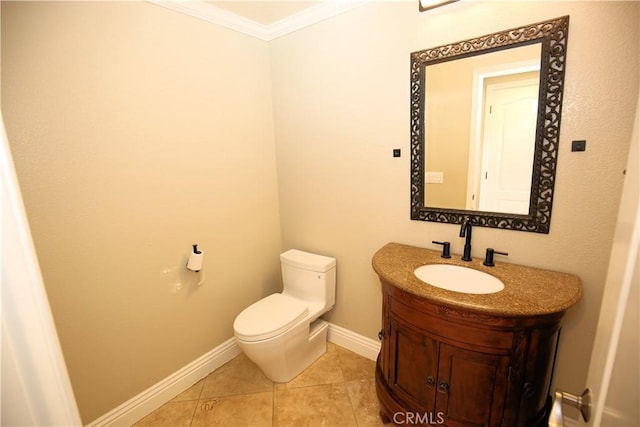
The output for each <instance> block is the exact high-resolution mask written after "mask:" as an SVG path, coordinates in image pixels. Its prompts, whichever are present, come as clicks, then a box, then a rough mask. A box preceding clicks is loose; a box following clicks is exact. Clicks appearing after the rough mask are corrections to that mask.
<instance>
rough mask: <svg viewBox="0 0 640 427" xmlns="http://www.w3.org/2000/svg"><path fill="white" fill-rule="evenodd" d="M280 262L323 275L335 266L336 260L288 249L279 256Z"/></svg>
mask: <svg viewBox="0 0 640 427" xmlns="http://www.w3.org/2000/svg"><path fill="white" fill-rule="evenodd" d="M280 261H281V262H283V263H285V264H289V265H292V266H294V267H299V268H304V269H305V270H311V271H317V272H320V273H324V272H325V271H329V270H331V269H332V268H333V267H335V266H336V259H335V258H332V257H328V256H324V255H316V254H312V253H309V252H304V251H300V250H298V249H289V250H288V251H286V252H284V253H282V254H280Z"/></svg>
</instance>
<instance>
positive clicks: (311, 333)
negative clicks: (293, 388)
mask: <svg viewBox="0 0 640 427" xmlns="http://www.w3.org/2000/svg"><path fill="white" fill-rule="evenodd" d="M280 264H281V269H282V284H283V291H282V293H276V294H271V295H269V296H267V297H265V298H263V299H261V300H259V301H257V302H255V303H253V304H252V305H250V306H249V307H247V308H245V309H244V310H243V311H242V312H241V313H240V314H239V315H238V316H237V317H236V319H235V321H234V322H233V332H234V335H235V338H236V341H237V343H238V346H239V347H240V349H241V350H242V351H243V352H244V353H245V354H246V355H247V357H248V358H249V359H251V360H252V361H253V362H254V363H255V364H256V365H258V367H259V368H260V369H262V371H263V372H264V374H265V375H266V376H267V377H268V378H269V379H271V380H272V381H275V382H279V383H283V382H289V381H291V380H292V379H293V378H294V377H296V376H297V375H298V374H300V372H302V371H303V370H304V369H305V368H307V367H308V366H309V365H311V363H313V362H314V361H315V360H316V359H318V358H319V357H320V356H321V355H322V354H324V352H325V351H326V349H327V327H328V323H327V322H326V321H324V320H322V319H319V317H320V316H321V315H323V314H324V313H326V312H327V311H329V310H331V308H333V305H334V303H335V287H336V260H335V258H331V257H327V256H323V255H316V254H312V253H309V252H303V251H299V250H297V249H291V250H288V251H287V252H284V253H282V254H280Z"/></svg>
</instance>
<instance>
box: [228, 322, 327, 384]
mask: <svg viewBox="0 0 640 427" xmlns="http://www.w3.org/2000/svg"><path fill="white" fill-rule="evenodd" d="M328 327H329V324H328V323H327V322H326V321H324V320H321V319H318V320H316V321H315V322H313V323H312V324H311V325H305V324H302V325H300V326H296V327H295V328H294V330H293V331H289V332H286V333H284V334H283V336H281V337H275V338H273V339H270V340H266V341H258V342H245V341H241V340H238V345H239V346H240V348H241V349H242V351H243V352H244V353H245V354H246V355H247V357H248V358H249V359H251V360H252V361H253V362H254V363H255V364H256V365H258V367H259V368H260V369H261V370H262V372H264V374H265V375H266V376H267V378H269V379H270V380H271V381H274V382H277V383H287V382H289V381H291V380H292V379H294V378H295V377H296V376H298V375H299V374H300V373H301V372H302V371H304V370H305V369H306V368H308V367H309V366H310V365H311V364H312V363H313V362H315V361H316V360H317V359H318V358H319V357H320V356H322V355H323V354H324V353H325V352H326V351H327V329H328Z"/></svg>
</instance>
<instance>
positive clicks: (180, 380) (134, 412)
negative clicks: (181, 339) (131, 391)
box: [88, 338, 240, 426]
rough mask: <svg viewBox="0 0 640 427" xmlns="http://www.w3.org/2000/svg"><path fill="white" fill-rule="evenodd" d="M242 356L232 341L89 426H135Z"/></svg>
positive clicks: (224, 343)
mask: <svg viewBox="0 0 640 427" xmlns="http://www.w3.org/2000/svg"><path fill="white" fill-rule="evenodd" d="M238 354H240V347H238V344H237V343H236V340H235V338H230V339H228V340H227V341H225V342H223V343H222V344H221V345H219V346H217V347H216V348H214V349H213V350H211V351H210V352H208V353H206V354H204V355H203V356H201V357H199V358H198V359H196V360H194V361H193V362H191V363H189V364H188V365H186V366H185V367H183V368H182V369H180V370H178V371H176V372H174V373H173V374H171V375H169V376H168V377H167V378H165V379H164V380H162V381H160V382H159V383H157V384H155V385H153V386H151V387H149V388H148V389H146V390H145V391H143V392H142V393H140V394H138V395H137V396H135V397H133V398H131V399H129V400H128V401H126V402H125V403H123V404H122V405H120V406H118V407H117V408H115V409H113V410H111V411H109V412H108V413H106V414H105V415H103V416H101V417H100V418H98V419H97V420H95V421H93V422H91V423H89V424H88V426H110V425H113V426H115V425H132V424H133V423H135V422H136V421H139V420H141V419H142V418H144V417H145V416H147V415H148V414H150V413H151V412H153V411H154V410H156V409H157V408H159V407H160V406H162V405H164V404H165V403H167V402H168V401H169V400H171V399H173V398H174V397H175V396H177V395H178V394H180V393H182V392H183V391H185V390H186V389H188V388H189V387H191V386H192V385H193V384H195V383H197V382H198V381H199V380H201V379H202V378H204V377H206V376H207V375H209V374H210V373H211V372H213V371H215V370H216V369H218V368H219V367H220V366H222V365H224V364H225V363H227V362H228V361H230V360H232V359H233V358H234V357H236V356H237V355H238Z"/></svg>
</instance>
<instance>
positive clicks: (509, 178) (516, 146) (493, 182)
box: [478, 73, 539, 214]
mask: <svg viewBox="0 0 640 427" xmlns="http://www.w3.org/2000/svg"><path fill="white" fill-rule="evenodd" d="M534 74H537V73H534ZM526 75H527V74H524V75H519V76H518V75H516V76H501V77H495V78H491V79H487V80H486V82H485V84H486V86H485V103H484V109H483V110H484V111H483V114H484V127H483V129H484V130H483V138H482V144H481V145H482V173H481V180H480V188H479V189H478V190H479V197H478V199H479V200H478V202H479V205H478V208H479V210H481V211H491V212H511V213H517V214H527V213H528V212H529V196H530V193H531V177H532V169H533V152H534V148H535V134H536V122H537V113H538V87H539V84H538V82H539V79H538V78H527V77H526ZM505 77H507V78H508V80H510V81H508V82H505V81H504V80H505ZM510 77H514V78H510Z"/></svg>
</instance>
